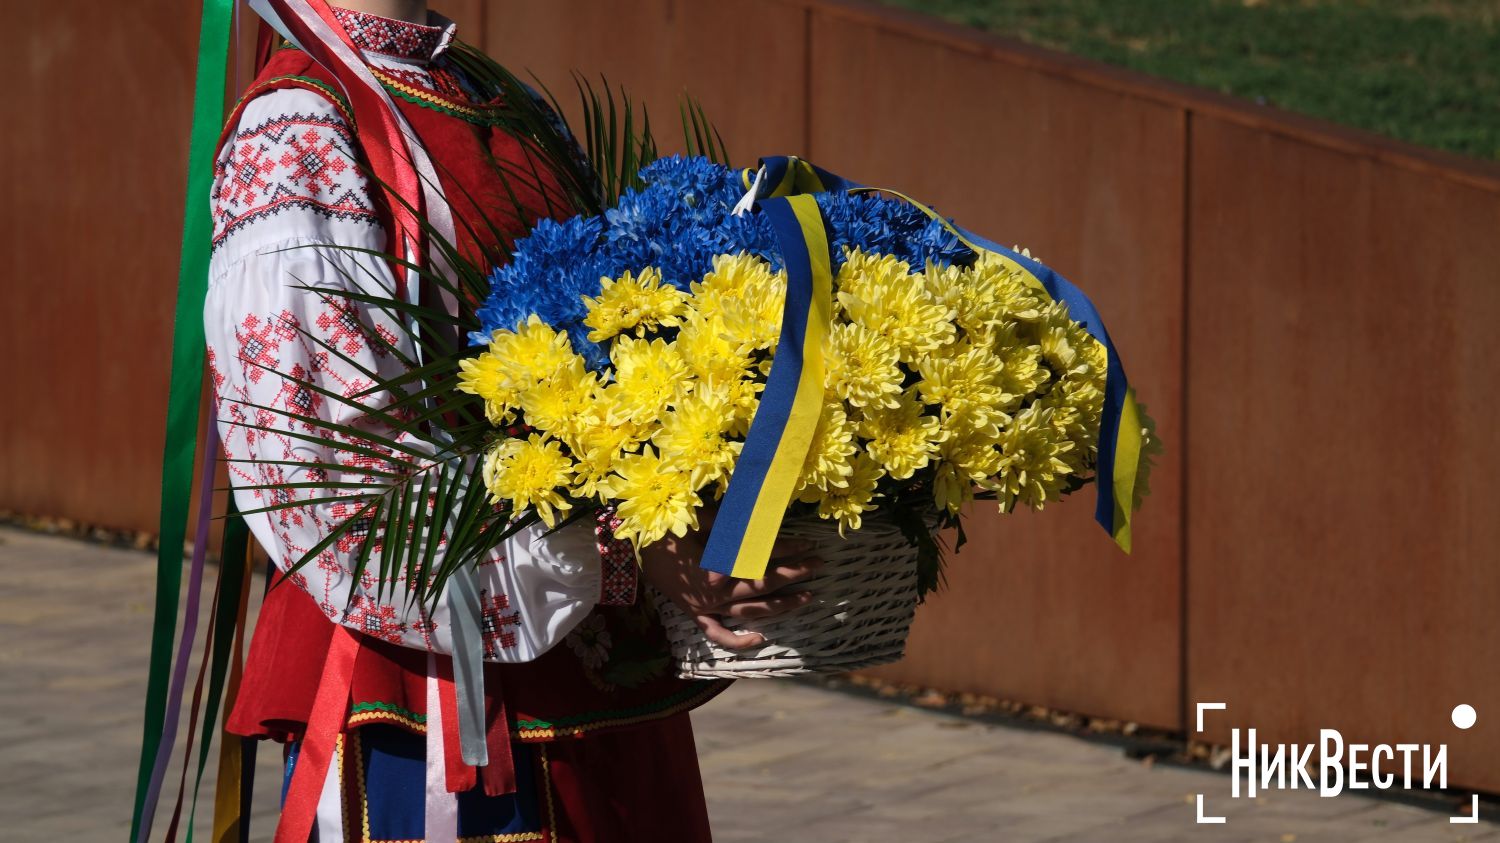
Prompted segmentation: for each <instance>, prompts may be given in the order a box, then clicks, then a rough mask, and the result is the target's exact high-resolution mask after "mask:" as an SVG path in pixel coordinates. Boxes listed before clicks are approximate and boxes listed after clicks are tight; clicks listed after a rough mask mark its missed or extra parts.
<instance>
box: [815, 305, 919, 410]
mask: <svg viewBox="0 0 1500 843" xmlns="http://www.w3.org/2000/svg"><path fill="white" fill-rule="evenodd" d="M899 361H900V354H899V353H898V352H897V350H896V345H895V343H893V342H891V340H890V339H888V338H886V337H882V336H880V335H879V334H877V333H875V332H874V331H871V330H870V329H869V328H867V327H865V326H864V325H859V324H856V323H852V322H838V323H835V324H834V325H832V326H830V328H829V331H828V339H827V340H826V341H825V342H824V343H823V366H824V383H825V384H826V385H827V387H828V390H829V391H831V392H832V393H833V394H834V395H837V396H838V397H839V398H842V399H843V400H845V401H848V402H849V403H850V404H852V405H853V406H855V407H859V408H864V407H890V406H895V405H896V403H897V398H896V395H897V393H899V392H900V391H901V381H902V380H903V375H902V373H901V368H900V366H898V365H897V364H898V363H899Z"/></svg>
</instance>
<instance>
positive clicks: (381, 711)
mask: <svg viewBox="0 0 1500 843" xmlns="http://www.w3.org/2000/svg"><path fill="white" fill-rule="evenodd" d="M344 722H345V723H346V724H347V726H348V727H349V728H353V727H355V726H367V725H369V724H371V723H389V724H391V725H393V726H401V727H404V728H406V729H409V730H410V731H413V732H420V733H423V734H425V733H426V732H427V716H426V715H424V714H417V713H416V712H415V711H407V710H406V709H404V708H402V707H401V706H399V705H392V704H391V703H385V702H362V703H355V704H354V705H353V706H352V707H350V709H349V719H348V720H346V721H344Z"/></svg>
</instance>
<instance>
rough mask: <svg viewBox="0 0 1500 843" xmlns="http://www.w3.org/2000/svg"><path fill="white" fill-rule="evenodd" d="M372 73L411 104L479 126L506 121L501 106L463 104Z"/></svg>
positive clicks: (378, 71)
mask: <svg viewBox="0 0 1500 843" xmlns="http://www.w3.org/2000/svg"><path fill="white" fill-rule="evenodd" d="M370 72H371V73H373V74H374V75H375V78H376V79H378V80H380V84H381V85H383V86H384V87H385V89H386V90H387V91H390V92H391V93H392V94H395V95H396V96H398V97H400V98H401V99H404V100H406V101H407V102H409V103H413V104H415V105H420V106H422V107H423V108H427V109H431V110H433V111H437V112H441V113H443V114H447V115H449V116H450V117H457V118H459V119H461V120H465V121H467V122H469V123H473V124H475V125H479V126H498V125H499V124H500V123H502V122H503V121H504V111H503V110H502V109H501V108H500V107H499V106H488V105H487V106H474V105H469V104H467V103H462V102H459V101H458V100H456V99H453V98H452V97H446V96H443V95H442V94H439V93H437V92H435V91H431V90H428V89H426V88H419V87H417V86H416V85H412V84H410V83H407V82H403V81H402V80H401V79H400V78H398V77H396V76H394V75H392V74H390V73H387V72H386V71H384V70H381V69H380V68H378V67H371V68H370Z"/></svg>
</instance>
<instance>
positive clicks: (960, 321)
mask: <svg viewBox="0 0 1500 843" xmlns="http://www.w3.org/2000/svg"><path fill="white" fill-rule="evenodd" d="M922 281H923V284H924V286H926V288H927V292H928V294H929V295H931V296H932V298H933V300H934V301H936V302H937V303H938V304H940V305H942V306H943V307H946V308H948V309H949V310H951V311H953V321H954V324H956V325H958V327H959V328H961V329H963V331H964V332H965V333H966V334H970V335H979V336H982V335H984V334H985V332H986V331H987V330H988V329H989V327H990V326H992V325H995V324H997V323H999V322H1000V321H1001V319H1002V318H1003V317H1004V315H1005V309H1004V307H1003V304H1002V302H1001V299H1000V291H999V284H1000V276H999V275H998V274H996V273H994V272H976V271H975V270H974V269H973V268H971V267H967V266H959V265H957V264H950V265H948V266H938V265H937V264H933V263H928V265H927V268H926V270H924V271H923V272H922Z"/></svg>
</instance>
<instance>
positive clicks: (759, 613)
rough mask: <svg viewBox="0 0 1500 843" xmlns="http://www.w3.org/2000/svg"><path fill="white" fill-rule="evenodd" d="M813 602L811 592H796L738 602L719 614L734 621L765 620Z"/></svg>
mask: <svg viewBox="0 0 1500 843" xmlns="http://www.w3.org/2000/svg"><path fill="white" fill-rule="evenodd" d="M812 600H813V593H812V592H811V591H796V592H792V593H791V594H778V595H776V596H774V597H766V598H764V599H760V600H739V601H736V602H734V603H730V604H728V605H727V606H725V607H724V609H723V611H722V612H721V614H722V615H723V616H724V617H726V618H735V619H736V620H753V619H755V618H766V617H770V616H771V615H777V614H781V613H782V612H789V611H791V610H793V609H796V608H799V607H802V606H806V605H807V604H808V603H811V602H812Z"/></svg>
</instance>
